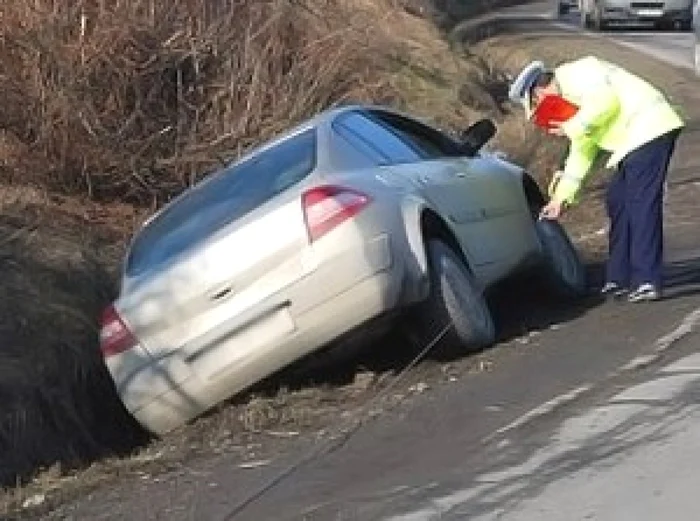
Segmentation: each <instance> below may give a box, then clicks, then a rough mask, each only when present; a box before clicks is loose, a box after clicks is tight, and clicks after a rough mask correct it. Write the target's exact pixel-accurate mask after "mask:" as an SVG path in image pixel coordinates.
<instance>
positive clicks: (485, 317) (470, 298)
mask: <svg viewBox="0 0 700 521" xmlns="http://www.w3.org/2000/svg"><path fill="white" fill-rule="evenodd" d="M426 253H427V256H428V266H429V270H430V293H429V296H428V298H427V300H426V301H425V302H424V303H423V304H422V305H421V306H420V309H419V313H418V320H419V325H420V331H421V333H422V334H421V336H422V337H424V338H425V340H426V341H428V342H429V341H431V340H433V339H434V338H435V336H436V335H438V334H439V333H440V332H442V331H443V330H444V328H445V326H447V325H450V326H451V327H450V330H449V332H448V333H446V335H445V337H443V339H442V341H441V342H440V344H443V345H444V344H453V345H459V347H460V348H461V349H466V350H468V351H477V350H479V349H483V348H485V347H489V346H490V345H492V344H493V343H494V342H495V341H496V327H495V324H494V321H493V317H492V315H491V311H490V310H489V308H488V305H487V303H486V299H485V298H484V296H483V293H482V291H481V290H480V289H479V288H478V286H477V283H476V281H475V279H474V276H473V275H472V273H471V271H470V270H469V268H468V267H467V265H466V264H465V262H464V261H463V260H462V258H461V257H460V256H459V255H458V254H457V253H456V252H455V251H454V249H453V248H451V247H450V246H448V245H447V244H446V243H445V242H443V241H441V240H438V239H430V240H428V242H427V244H426Z"/></svg>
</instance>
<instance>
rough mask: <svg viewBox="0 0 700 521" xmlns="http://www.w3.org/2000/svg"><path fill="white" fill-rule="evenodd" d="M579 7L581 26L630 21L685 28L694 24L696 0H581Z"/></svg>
mask: <svg viewBox="0 0 700 521" xmlns="http://www.w3.org/2000/svg"><path fill="white" fill-rule="evenodd" d="M578 8H579V12H580V16H581V26H583V27H586V28H590V29H595V30H602V29H605V28H606V27H607V26H608V25H609V24H610V23H611V22H631V21H632V22H653V23H654V24H655V25H656V26H657V27H658V28H675V29H678V30H682V31H690V30H692V27H693V0H653V1H648V0H645V1H639V0H578Z"/></svg>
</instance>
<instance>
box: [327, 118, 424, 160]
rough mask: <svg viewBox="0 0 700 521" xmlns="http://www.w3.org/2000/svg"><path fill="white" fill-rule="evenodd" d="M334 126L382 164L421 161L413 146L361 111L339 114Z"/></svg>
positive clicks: (339, 132)
mask: <svg viewBox="0 0 700 521" xmlns="http://www.w3.org/2000/svg"><path fill="white" fill-rule="evenodd" d="M333 128H334V129H335V131H336V132H337V133H338V134H339V135H341V136H342V137H343V138H345V139H347V140H348V141H349V142H350V143H352V144H353V146H355V147H357V148H358V150H360V151H362V152H363V153H364V154H366V155H369V156H371V157H373V158H375V159H376V160H377V161H380V162H381V163H380V164H400V163H413V162H416V161H420V159H421V156H420V154H418V152H417V151H416V150H415V149H414V148H412V146H411V145H410V144H409V143H408V142H405V141H403V140H402V139H401V138H400V137H399V136H397V135H396V134H394V133H392V132H391V131H389V130H388V129H386V128H384V127H383V126H382V125H380V124H378V123H376V122H374V121H372V120H371V119H369V118H367V117H366V116H364V115H362V114H360V113H359V112H350V113H347V114H343V115H341V116H339V117H338V118H337V119H336V120H335V121H334V122H333Z"/></svg>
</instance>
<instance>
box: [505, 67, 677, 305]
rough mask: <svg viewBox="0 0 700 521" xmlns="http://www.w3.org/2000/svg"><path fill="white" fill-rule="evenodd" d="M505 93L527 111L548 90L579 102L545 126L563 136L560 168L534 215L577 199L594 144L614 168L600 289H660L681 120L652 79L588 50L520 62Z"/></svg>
mask: <svg viewBox="0 0 700 521" xmlns="http://www.w3.org/2000/svg"><path fill="white" fill-rule="evenodd" d="M509 95H510V98H511V99H512V100H513V101H515V102H518V103H520V104H522V105H523V107H524V109H525V111H526V113H527V115H528V118H530V117H531V116H532V114H533V112H534V110H535V109H536V107H537V104H538V103H540V102H541V101H542V99H544V97H545V96H547V95H558V96H560V97H561V98H563V99H565V100H566V101H568V102H570V103H573V104H575V105H576V106H578V112H577V113H576V114H575V115H574V116H573V117H571V118H570V119H568V120H567V121H563V122H559V123H557V124H556V125H555V127H554V128H553V129H552V130H550V133H552V134H555V135H559V136H566V137H567V138H568V139H569V149H568V154H567V157H566V160H565V162H564V166H563V169H562V170H561V171H559V172H557V173H555V176H554V177H555V179H554V182H553V183H552V184H551V185H550V197H551V199H550V201H549V202H548V203H547V204H546V205H545V207H544V208H543V209H542V212H541V215H540V218H544V219H558V218H559V217H560V215H561V214H562V212H563V211H564V210H565V209H566V208H567V207H568V206H570V205H572V204H574V203H576V202H577V200H578V195H579V192H580V190H581V187H582V185H583V183H584V181H585V179H586V177H587V176H588V174H589V171H590V170H591V169H592V165H593V162H594V161H595V159H596V157H597V156H598V154H599V153H600V152H601V151H605V152H608V153H609V154H610V157H609V160H608V162H607V168H612V167H614V168H616V172H615V174H614V176H613V178H612V180H611V182H610V185H609V187H608V192H607V197H606V207H607V211H608V216H609V219H610V231H609V237H608V239H609V241H608V242H609V258H608V262H607V266H606V281H605V283H604V285H603V288H602V292H603V293H604V294H607V295H614V296H616V297H621V296H624V295H625V294H627V298H628V300H629V301H631V302H640V301H647V300H657V299H658V298H660V297H661V294H662V263H663V192H664V186H665V180H666V175H667V170H668V166H669V161H670V159H671V156H672V154H673V152H674V148H675V144H676V141H677V138H678V135H679V133H680V132H681V130H682V128H683V127H684V123H683V121H682V119H681V117H680V116H679V115H678V113H677V112H676V111H675V110H674V109H673V107H672V106H671V105H670V103H669V102H668V100H667V99H666V97H665V96H664V95H663V94H662V93H661V92H660V91H659V90H658V89H657V88H656V87H654V86H653V85H650V84H649V83H648V82H646V81H645V80H643V79H642V78H640V77H638V76H636V75H634V74H632V73H630V72H629V71H627V70H625V69H623V68H622V67H619V66H617V65H615V64H612V63H610V62H607V61H605V60H602V59H600V58H597V57H594V56H587V57H583V58H580V59H577V60H574V61H570V62H566V63H563V64H561V65H559V66H557V67H555V68H553V69H551V70H550V69H547V68H545V66H544V64H543V63H542V62H540V61H536V62H533V63H531V64H529V65H528V66H527V67H525V68H524V69H523V70H522V71H521V72H520V74H519V75H518V76H517V78H516V79H515V80H514V81H513V83H512V84H511V86H510V92H509Z"/></svg>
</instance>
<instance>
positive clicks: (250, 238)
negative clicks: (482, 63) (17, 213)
mask: <svg viewBox="0 0 700 521" xmlns="http://www.w3.org/2000/svg"><path fill="white" fill-rule="evenodd" d="M494 133H495V126H494V125H493V123H491V122H490V121H489V120H482V121H480V122H478V123H476V124H474V125H473V126H471V127H470V128H469V129H468V130H467V131H466V132H465V133H464V134H463V139H455V138H452V137H450V136H449V135H447V134H446V133H443V132H441V131H438V130H437V129H436V128H434V127H432V126H430V125H428V124H426V123H422V122H420V121H418V120H417V119H414V118H412V117H409V116H407V115H404V114H402V113H399V112H396V111H393V110H390V109H387V108H382V107H374V106H348V107H344V108H339V109H332V110H329V111H326V112H324V113H322V114H320V115H318V116H317V117H315V118H313V119H311V120H310V121H308V122H306V123H304V124H302V125H301V126H299V127H297V128H295V129H294V130H292V131H290V132H288V133H286V134H285V135H283V136H281V137H279V138H278V139H275V140H274V141H272V142H270V143H268V144H266V145H264V146H262V147H260V148H258V149H256V150H254V151H252V152H251V153H249V154H248V155H247V156H245V157H243V158H241V159H240V160H239V161H236V162H235V163H234V164H232V165H231V166H230V167H228V168H225V169H224V170H223V171H221V172H219V173H217V174H215V175H212V176H210V177H209V178H208V179H206V180H205V181H203V182H201V183H199V184H197V185H195V186H194V187H193V188H191V189H190V190H188V191H186V192H185V193H183V194H182V195H181V196H180V197H179V198H177V199H176V200H174V201H173V202H171V203H170V204H168V205H167V206H165V207H164V208H163V209H162V210H161V211H160V212H158V213H157V214H156V215H155V216H154V217H153V218H152V219H150V220H149V221H148V222H147V223H146V224H145V225H144V226H143V227H142V229H140V231H138V233H136V234H135V237H134V239H133V241H132V243H131V245H130V248H129V251H128V254H127V257H126V260H125V263H124V269H123V278H122V281H121V291H120V294H119V297H118V298H117V300H116V301H115V302H114V303H113V305H112V306H110V307H109V308H108V309H107V310H106V311H105V313H104V315H103V317H102V330H101V349H102V353H103V356H104V359H105V361H106V365H107V367H108V368H109V371H110V373H111V375H112V377H113V379H114V382H115V384H116V387H117V389H118V392H119V395H120V396H121V399H122V400H123V402H124V404H125V405H126V407H127V408H128V410H129V411H131V413H132V414H133V415H134V416H135V418H136V419H137V420H138V421H139V422H140V423H141V424H142V425H143V426H145V427H146V428H147V429H149V430H150V431H152V432H154V433H157V434H163V433H166V432H168V431H169V430H171V429H173V428H176V427H178V426H180V425H182V424H184V423H186V422H187V421H189V420H190V419H193V418H195V417H196V416H198V415H200V414H201V413H203V412H205V411H206V410H207V409H209V408H211V407H212V406H214V405H215V404H217V403H219V402H221V401H223V400H225V399H227V398H229V397H231V396H233V395H234V394H236V393H239V392H240V391H243V390H245V389H246V388H248V387H250V386H251V385H253V384H255V383H256V382H259V381H260V380H262V379H264V378H266V377H268V376H269V375H271V374H273V373H275V372H277V371H279V370H280V369H282V368H284V367H286V366H288V365H289V364H290V363H292V362H294V361H297V360H299V359H301V358H302V357H305V355H308V354H310V353H313V352H316V351H318V350H320V349H321V348H324V347H328V346H329V345H332V344H333V343H334V342H336V341H338V340H340V339H342V340H343V341H344V342H346V341H348V340H349V339H352V338H363V336H362V333H364V332H365V331H367V329H368V328H376V327H378V325H380V324H391V323H392V320H394V319H395V317H404V318H405V317H406V316H410V317H411V320H410V322H411V323H412V324H415V327H416V331H417V332H418V333H420V334H422V335H424V337H425V338H426V339H427V338H430V337H431V336H432V335H435V334H436V332H438V331H440V330H444V329H445V328H446V326H451V327H450V329H449V331H450V332H449V334H448V337H449V338H447V339H446V340H445V341H449V342H457V343H459V344H461V345H462V346H463V347H464V349H465V350H471V349H477V348H483V347H485V346H488V345H490V344H492V343H493V342H494V341H495V338H496V330H495V327H494V322H493V320H492V317H491V314H490V312H489V309H488V306H487V304H486V300H485V299H484V290H485V289H487V288H489V287H490V286H492V285H493V284H495V283H496V282H498V281H500V280H502V279H504V278H505V277H507V276H510V275H512V274H514V273H516V272H517V271H518V270H524V269H526V268H543V270H542V272H546V273H547V274H548V275H549V276H550V278H551V281H552V282H553V287H555V288H556V289H558V290H561V291H562V292H563V293H565V294H570V295H576V294H579V293H580V292H581V291H583V289H584V270H583V268H582V265H581V263H580V261H579V258H578V256H577V253H576V250H575V249H574V247H573V246H572V244H571V243H570V241H569V240H568V238H567V236H566V234H565V232H564V231H563V229H562V228H561V227H560V226H559V225H558V224H556V223H555V222H549V221H540V220H538V219H537V213H538V210H539V208H540V207H541V205H542V204H543V197H542V195H541V193H540V191H539V189H538V187H537V185H536V183H535V182H534V181H533V179H532V178H531V177H530V176H529V175H527V174H526V173H525V172H523V169H521V168H519V167H518V166H515V165H513V164H510V163H508V162H506V161H505V160H503V159H502V158H501V157H500V155H498V154H495V153H491V152H487V151H485V150H484V149H483V146H484V145H485V144H486V143H487V141H489V140H490V139H491V137H492V136H493V135H494ZM515 298H517V299H520V300H522V302H523V305H526V302H527V296H526V295H518V296H517V297H515ZM453 345H454V344H453Z"/></svg>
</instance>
